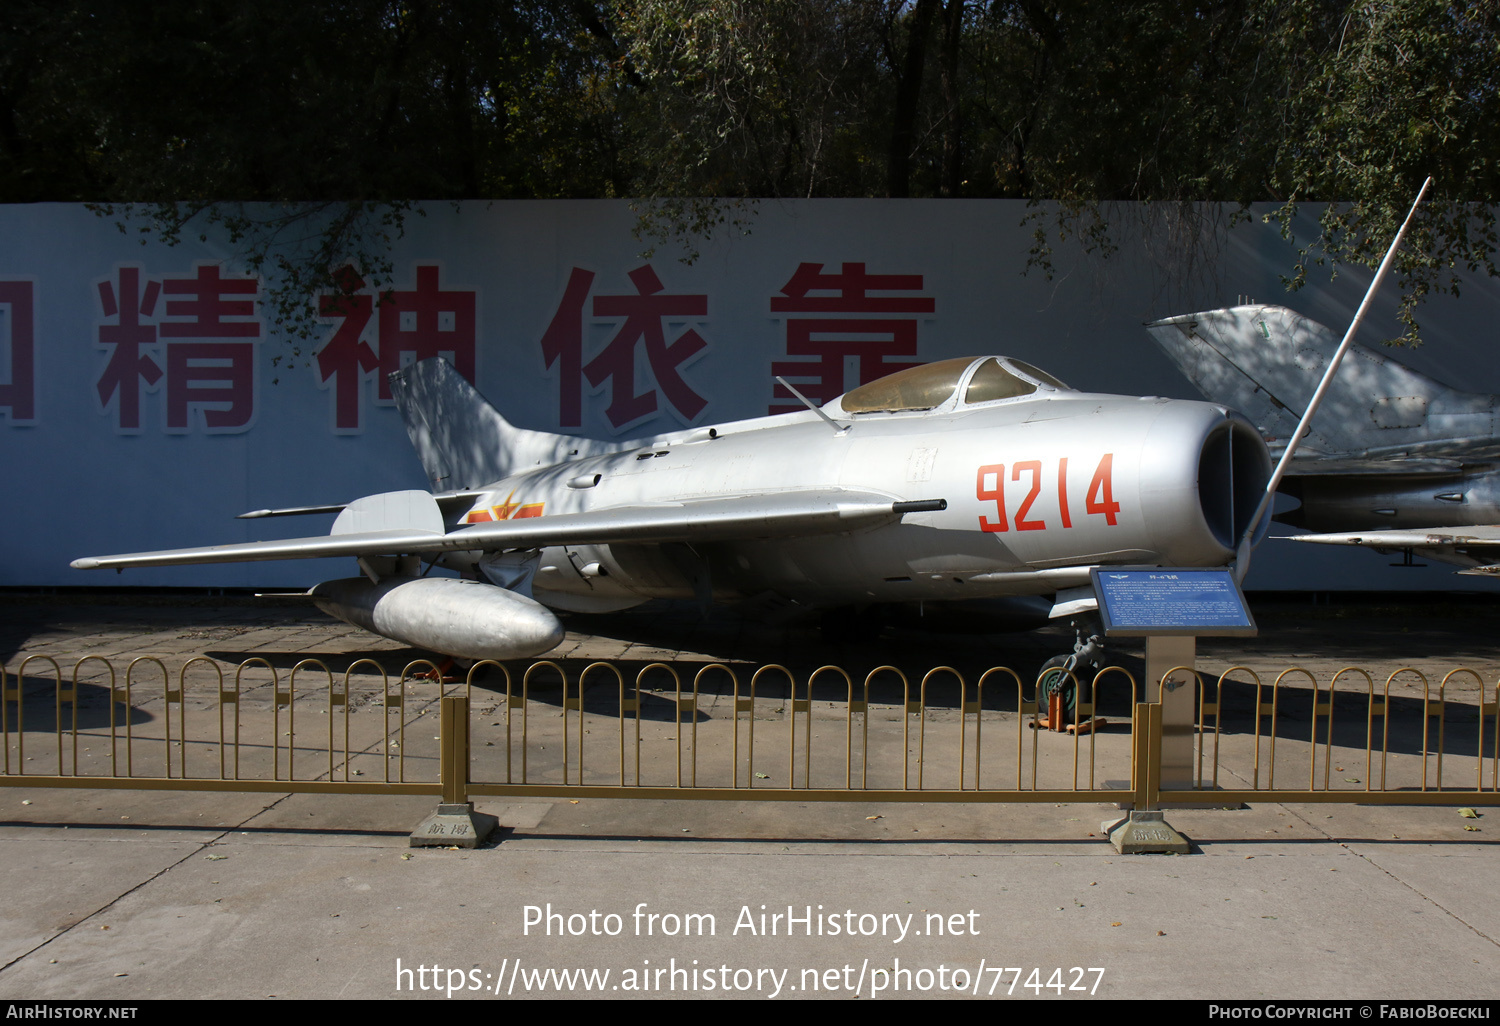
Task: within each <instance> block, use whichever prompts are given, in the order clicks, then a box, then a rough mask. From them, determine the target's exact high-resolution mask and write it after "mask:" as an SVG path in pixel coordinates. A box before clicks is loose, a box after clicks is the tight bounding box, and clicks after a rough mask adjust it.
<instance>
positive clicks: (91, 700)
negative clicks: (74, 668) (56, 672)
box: [5, 674, 160, 734]
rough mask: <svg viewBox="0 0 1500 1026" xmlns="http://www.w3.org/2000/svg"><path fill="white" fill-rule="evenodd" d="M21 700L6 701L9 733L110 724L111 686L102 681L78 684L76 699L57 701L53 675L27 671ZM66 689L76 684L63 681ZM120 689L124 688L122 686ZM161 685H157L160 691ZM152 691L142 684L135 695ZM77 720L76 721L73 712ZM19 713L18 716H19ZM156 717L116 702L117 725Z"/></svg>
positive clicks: (136, 697)
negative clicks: (37, 674) (35, 673)
mask: <svg viewBox="0 0 1500 1026" xmlns="http://www.w3.org/2000/svg"><path fill="white" fill-rule="evenodd" d="M20 686H21V696H22V701H21V702H20V703H19V705H18V703H17V702H15V701H14V700H11V701H7V702H6V703H5V726H6V728H7V729H8V730H9V731H10V732H16V731H17V730H25V731H26V733H28V734H35V733H48V734H50V733H53V732H55V731H56V730H57V729H58V728H59V726H61V729H62V730H63V731H65V732H66V731H70V730H73V729H75V727H76V729H78V730H108V729H109V726H110V701H109V687H108V686H107V685H102V684H84V683H80V684H79V685H78V693H77V699H76V701H68V700H66V699H64V700H63V701H61V702H59V701H58V686H57V681H56V680H54V679H53V678H51V677H42V676H33V675H30V674H28V675H27V676H26V677H24V678H23V679H22V680H21V682H20ZM63 686H64V688H65V689H67V690H72V687H73V685H72V684H71V683H70V682H67V681H64V684H63ZM120 690H123V688H121V689H120ZM159 692H160V685H159V684H158V687H157V688H156V692H155V693H158V694H159ZM152 693H153V692H152V690H151V689H150V688H148V687H142V688H140V689H139V690H137V691H135V694H134V695H133V696H132V697H133V699H134V700H135V701H137V702H139V701H141V700H143V699H147V698H149V696H150V695H151V694H152ZM75 711H76V713H77V720H76V722H75V720H74V713H75ZM18 713H19V716H18ZM154 719H156V717H155V716H153V715H152V714H151V713H149V712H147V711H145V710H144V709H141V708H139V707H138V706H135V705H131V706H130V707H129V708H128V710H127V707H126V706H125V704H124V703H123V702H118V703H116V707H115V710H114V725H115V727H116V728H119V729H123V728H124V727H125V725H126V723H129V724H130V725H131V726H136V725H139V724H142V723H150V722H152V721H153V720H154Z"/></svg>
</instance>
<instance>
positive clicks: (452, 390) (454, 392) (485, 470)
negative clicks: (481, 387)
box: [391, 359, 592, 492]
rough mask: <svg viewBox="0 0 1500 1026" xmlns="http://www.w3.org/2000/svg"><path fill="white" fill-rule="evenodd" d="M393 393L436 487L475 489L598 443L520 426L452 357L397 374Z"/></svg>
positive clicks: (451, 489) (449, 489)
mask: <svg viewBox="0 0 1500 1026" xmlns="http://www.w3.org/2000/svg"><path fill="white" fill-rule="evenodd" d="M391 394H392V395H394V396H395V398H396V406H397V408H398V409H400V411H401V416H402V418H403V419H404V420H405V421H406V433H407V434H408V435H409V436H410V437H411V442H412V445H413V446H415V448H416V450H417V457H418V458H419V459H420V460H421V461H422V467H423V469H424V470H426V471H427V479H428V481H429V482H430V483H431V485H432V490H433V491H435V492H461V491H471V490H473V489H476V488H481V487H483V486H484V485H487V484H490V483H492V482H495V481H498V480H500V479H501V478H503V477H507V476H509V475H511V474H514V473H515V472H517V471H519V470H524V469H526V468H527V467H532V466H537V465H550V464H553V463H561V462H562V461H564V460H566V459H567V458H568V457H569V456H570V455H574V454H580V449H581V448H591V447H592V446H591V443H590V442H589V441H588V440H587V439H581V438H573V437H571V436H569V435H555V434H551V433H549V432H546V431H528V430H526V429H525V428H518V427H516V426H515V425H514V424H511V423H510V422H509V421H507V420H506V419H505V418H504V417H502V416H501V415H500V411H499V410H497V409H495V407H494V406H492V405H490V403H489V400H487V399H485V397H484V396H482V395H480V394H479V391H478V390H477V389H475V388H474V386H473V385H471V384H469V383H468V382H467V381H465V380H464V378H463V376H462V375H460V374H459V373H458V371H456V370H454V369H453V366H452V365H451V364H450V363H448V362H447V361H446V360H440V359H431V360H423V361H422V362H421V363H418V364H414V365H413V366H411V367H407V368H406V369H405V370H400V371H397V372H396V373H394V374H392V375H391Z"/></svg>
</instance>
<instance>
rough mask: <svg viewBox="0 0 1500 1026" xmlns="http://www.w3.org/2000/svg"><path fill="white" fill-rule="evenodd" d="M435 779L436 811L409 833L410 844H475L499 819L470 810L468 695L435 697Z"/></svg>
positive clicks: (436, 846)
mask: <svg viewBox="0 0 1500 1026" xmlns="http://www.w3.org/2000/svg"><path fill="white" fill-rule="evenodd" d="M439 702H440V703H441V704H440V706H439V725H438V726H439V730H438V745H439V749H438V781H439V783H440V784H441V785H442V796H441V799H440V801H441V802H442V804H440V805H439V806H438V807H437V811H436V812H434V813H433V814H432V815H430V816H428V817H427V818H426V819H424V820H422V822H421V823H420V824H418V826H417V828H416V829H415V830H413V831H412V833H411V847H413V848H477V847H478V846H479V845H480V844H482V843H483V842H484V839H485V838H486V837H488V836H489V835H490V832H491V831H493V830H494V829H495V828H496V827H497V826H499V825H500V821H499V820H498V819H496V818H495V817H494V816H490V815H486V814H485V813H483V812H475V811H474V803H473V802H471V801H469V698H468V696H467V695H447V696H445V697H443V698H441V699H439Z"/></svg>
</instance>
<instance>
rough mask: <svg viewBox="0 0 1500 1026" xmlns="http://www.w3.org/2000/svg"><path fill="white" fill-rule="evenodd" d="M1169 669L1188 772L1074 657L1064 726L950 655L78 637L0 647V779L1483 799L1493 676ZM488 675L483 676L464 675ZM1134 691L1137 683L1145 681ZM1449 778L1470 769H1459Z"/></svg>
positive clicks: (80, 783)
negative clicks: (884, 657)
mask: <svg viewBox="0 0 1500 1026" xmlns="http://www.w3.org/2000/svg"><path fill="white" fill-rule="evenodd" d="M1184 670H1185V671H1186V672H1188V673H1191V674H1192V679H1193V681H1194V693H1195V701H1194V713H1193V715H1194V721H1193V722H1192V723H1191V724H1189V725H1188V727H1189V729H1191V730H1192V732H1193V741H1194V744H1195V752H1194V755H1195V766H1194V768H1193V771H1192V775H1191V779H1187V780H1181V779H1177V780H1174V779H1163V777H1162V773H1163V770H1162V766H1163V763H1162V758H1161V752H1162V739H1163V736H1164V732H1166V733H1170V732H1171V731H1172V730H1173V729H1174V726H1173V725H1172V724H1170V723H1166V724H1164V723H1163V722H1162V716H1163V707H1162V706H1161V705H1160V704H1156V703H1153V702H1149V701H1143V699H1147V698H1149V697H1151V695H1148V694H1143V693H1142V688H1141V686H1140V684H1139V683H1138V682H1137V681H1136V679H1135V678H1134V677H1133V676H1132V675H1131V674H1130V673H1129V672H1128V671H1126V670H1125V669H1122V668H1120V667H1109V668H1106V669H1104V670H1102V671H1100V672H1099V673H1097V674H1094V675H1092V676H1090V677H1088V678H1087V679H1083V680H1080V679H1079V678H1078V677H1076V676H1074V675H1072V674H1068V675H1066V676H1067V678H1068V680H1067V683H1068V684H1069V685H1070V686H1071V687H1072V688H1073V689H1075V690H1076V691H1077V692H1078V693H1079V700H1078V701H1077V702H1075V703H1074V708H1073V710H1072V713H1071V724H1052V726H1053V728H1054V729H1055V728H1057V727H1062V726H1072V727H1074V728H1078V727H1083V726H1086V725H1089V724H1093V723H1095V719H1096V717H1097V716H1099V714H1100V711H1101V710H1104V711H1108V712H1110V713H1111V714H1112V715H1111V717H1110V719H1109V720H1108V721H1107V722H1100V723H1098V724H1097V725H1096V727H1095V729H1093V730H1088V729H1073V730H1071V731H1069V732H1066V733H1065V732H1056V733H1054V732H1051V731H1048V730H1044V729H1041V728H1042V716H1043V715H1044V714H1045V712H1046V711H1047V710H1046V696H1045V694H1042V693H1041V691H1040V690H1039V687H1038V684H1037V682H1035V681H1030V680H1027V679H1026V678H1023V677H1022V675H1021V674H1019V673H1017V672H1016V671H1015V670H1013V669H1010V668H1007V667H995V668H992V669H988V670H986V671H984V672H983V673H981V674H978V675H977V677H974V678H973V679H971V678H970V677H968V676H966V675H965V674H964V673H962V672H960V671H959V670H957V669H955V668H953V667H951V666H940V667H936V668H933V669H931V670H928V671H927V672H925V673H924V674H923V675H922V676H920V678H918V677H917V676H916V675H915V674H908V673H907V671H905V670H903V669H901V668H899V667H895V666H890V665H883V666H878V667H875V668H874V669H871V670H869V671H868V672H866V673H864V674H863V676H859V675H856V674H852V673H851V672H850V671H849V670H847V669H845V668H843V667H838V666H819V667H817V668H815V669H813V670H811V671H800V672H799V671H794V670H793V669H791V668H788V667H786V666H783V665H779V664H776V665H768V666H761V667H758V668H754V669H753V670H752V669H750V668H747V667H744V666H735V665H729V664H726V663H711V664H708V665H693V666H690V667H687V666H683V665H681V664H679V665H671V664H667V663H657V662H653V663H650V664H648V665H645V666H640V667H638V668H635V667H631V668H627V667H623V666H621V665H618V664H615V663H608V662H594V663H589V664H587V665H584V666H581V667H579V666H570V665H567V664H565V663H564V662H559V661H554V660H544V661H540V662H536V663H532V664H530V665H529V666H526V667H525V668H524V669H521V668H519V667H518V668H516V669H515V670H512V669H511V668H509V667H506V666H504V665H502V664H499V663H494V662H484V663H480V664H478V665H476V666H475V667H474V668H473V669H472V670H471V671H470V672H469V675H468V677H467V678H466V679H465V680H463V681H459V682H453V681H446V680H443V679H441V678H440V677H439V674H438V670H437V667H435V666H434V665H433V664H432V663H430V662H428V661H425V660H418V661H414V662H412V663H409V664H407V665H406V666H405V667H404V668H403V669H402V670H401V671H400V673H399V674H391V673H389V672H388V671H387V670H386V669H385V668H384V667H383V666H381V665H380V664H379V663H377V662H376V661H375V660H372V659H360V660H357V661H356V662H354V663H352V664H351V665H349V666H347V667H346V668H344V669H343V670H342V672H336V671H334V670H333V669H331V668H330V667H329V666H328V665H327V664H326V663H324V662H322V661H319V660H316V659H303V660H301V661H299V662H297V663H295V664H294V665H293V666H291V667H290V668H289V669H287V668H278V667H277V666H275V665H273V663H271V662H270V661H268V660H267V659H264V658H252V659H248V660H246V661H245V662H243V663H241V664H239V665H238V666H235V667H226V666H224V665H221V664H219V663H216V662H214V661H213V660H211V659H208V658H206V657H201V656H200V657H196V658H192V659H189V660H187V661H186V662H185V663H183V664H182V665H181V666H180V667H177V668H176V670H175V672H174V671H173V670H170V669H169V668H168V667H167V665H166V664H165V663H164V662H163V661H162V660H160V659H158V658H155V657H141V658H137V659H134V660H131V661H130V662H129V663H128V664H127V665H125V666H124V668H123V670H122V669H119V668H117V667H116V666H115V665H114V664H113V663H111V662H110V661H109V660H107V659H104V658H102V657H99V656H86V657H84V658H82V659H80V660H78V661H77V662H76V663H75V664H74V665H73V667H72V669H71V672H65V671H64V670H63V668H62V667H61V666H60V665H59V664H58V662H57V661H56V660H55V659H52V658H51V657H48V656H40V655H34V656H30V657H28V658H27V659H25V660H24V661H23V662H22V663H21V664H20V666H19V667H17V668H16V670H15V671H14V672H13V673H12V672H10V671H8V670H6V669H5V668H3V667H0V698H3V701H0V749H3V773H0V786H30V787H128V788H155V789H181V790H225V791H228V790H239V791H263V792H290V791H307V792H335V793H337V792H343V793H356V794H425V795H433V796H437V797H440V798H441V799H442V801H443V802H444V803H448V804H454V803H460V802H463V801H466V800H469V799H470V798H474V797H481V796H545V797H561V796H571V797H584V796H588V797H634V798H706V799H728V800H736V801H747V800H748V801H777V800H783V801H784V800H795V801H881V802H887V801H896V802H903V801H922V802H1078V801H1105V802H1121V803H1131V804H1132V805H1133V806H1134V807H1135V808H1137V809H1153V808H1158V807H1159V806H1160V805H1161V804H1162V803H1168V804H1170V803H1174V802H1193V803H1202V802H1204V801H1205V800H1208V799H1211V800H1212V801H1214V802H1216V803H1217V802H1224V803H1232V802H1248V801H1263V800H1267V799H1271V800H1276V801H1294V802H1350V803H1355V802H1357V803H1368V804H1381V803H1383V804H1454V805H1496V804H1500V730H1497V729H1496V720H1497V715H1496V710H1497V704H1500V690H1497V687H1500V686H1497V685H1492V684H1488V683H1486V682H1485V681H1484V680H1483V678H1482V677H1481V676H1480V675H1479V674H1478V673H1476V672H1474V671H1472V670H1469V669H1465V668H1460V669H1456V670H1453V671H1451V672H1449V673H1447V674H1446V675H1445V676H1443V677H1442V678H1441V679H1440V680H1439V682H1438V683H1437V684H1435V685H1434V684H1433V683H1432V679H1431V678H1429V677H1428V676H1427V675H1425V674H1423V673H1422V672H1420V671H1418V670H1416V669H1414V668H1411V667H1403V668H1401V669H1398V670H1396V671H1394V672H1392V673H1389V674H1388V675H1385V676H1384V683H1383V684H1378V683H1377V681H1378V680H1379V679H1380V677H1379V676H1378V675H1376V674H1372V673H1371V672H1370V671H1369V670H1366V669H1364V668H1361V667H1347V668H1345V669H1343V670H1340V671H1339V672H1338V673H1336V674H1334V675H1333V676H1332V677H1331V678H1330V679H1328V680H1326V681H1320V680H1319V679H1318V678H1317V677H1316V675H1314V674H1313V673H1311V672H1309V671H1307V670H1305V669H1303V668H1300V667H1293V668H1290V669H1287V670H1284V671H1282V672H1280V673H1279V674H1277V675H1275V676H1274V677H1273V676H1271V675H1269V674H1266V675H1262V674H1260V673H1258V672H1257V671H1255V670H1253V669H1251V668H1249V667H1244V666H1236V667H1231V668H1230V669H1228V670H1226V671H1224V672H1222V673H1220V674H1217V675H1205V674H1203V673H1199V672H1196V671H1193V670H1191V668H1180V667H1179V668H1175V669H1174V670H1173V671H1171V672H1169V673H1168V674H1167V676H1168V677H1171V676H1172V674H1174V673H1178V672H1179V671H1184ZM481 674H487V675H488V677H487V679H486V680H485V681H484V682H480V675H481ZM1149 690H1150V691H1151V692H1154V691H1155V690H1156V689H1155V688H1151V689H1149ZM1471 782H1472V786H1470V783H1471Z"/></svg>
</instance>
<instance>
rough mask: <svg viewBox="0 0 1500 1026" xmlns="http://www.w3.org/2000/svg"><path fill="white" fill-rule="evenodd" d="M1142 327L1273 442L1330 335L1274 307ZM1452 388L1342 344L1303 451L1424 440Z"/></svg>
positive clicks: (1330, 347) (1326, 350)
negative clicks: (1345, 354)
mask: <svg viewBox="0 0 1500 1026" xmlns="http://www.w3.org/2000/svg"><path fill="white" fill-rule="evenodd" d="M1146 330H1147V331H1149V332H1150V333H1151V337H1152V338H1153V339H1154V340H1155V341H1156V343H1157V345H1159V346H1161V348H1162V349H1163V350H1164V351H1165V352H1166V354H1167V355H1168V356H1169V357H1171V359H1172V362H1174V363H1175V364H1177V367H1178V369H1179V370H1181V371H1182V373H1183V374H1184V375H1186V376H1187V378H1188V380H1189V381H1191V382H1192V383H1193V384H1194V385H1195V386H1197V388H1198V390H1199V391H1200V392H1202V393H1203V394H1204V395H1205V396H1207V397H1208V399H1209V400H1210V401H1212V402H1216V403H1224V404H1225V405H1227V406H1232V407H1234V408H1235V409H1237V410H1239V411H1240V412H1241V413H1243V414H1245V415H1246V416H1247V417H1249V418H1250V419H1251V420H1252V421H1254V422H1255V425H1256V426H1257V427H1259V428H1260V430H1261V433H1262V434H1264V435H1266V436H1267V438H1268V440H1269V441H1270V442H1271V444H1272V448H1273V449H1280V448H1282V447H1283V446H1284V445H1285V443H1286V442H1287V441H1288V440H1289V439H1290V438H1291V436H1292V433H1293V432H1294V431H1295V430H1296V428H1297V421H1298V419H1299V417H1300V415H1301V414H1300V411H1302V410H1304V409H1306V408H1307V404H1308V401H1309V400H1310V399H1311V398H1312V395H1313V392H1314V390H1315V389H1316V388H1317V386H1318V381H1319V378H1320V377H1321V376H1322V374H1323V371H1324V369H1325V368H1326V367H1327V366H1328V362H1329V361H1330V360H1331V359H1332V358H1333V355H1334V353H1335V352H1336V351H1337V349H1338V346H1339V339H1338V336H1337V335H1335V334H1334V333H1333V332H1332V331H1330V330H1329V329H1328V328H1326V327H1324V326H1323V325H1321V324H1319V323H1318V322H1316V321H1313V320H1310V319H1308V318H1306V317H1303V316H1302V315H1301V314H1299V313H1296V312H1294V311H1292V310H1288V309H1286V308H1285V307H1280V306H1236V307H1231V308H1228V309H1224V310H1209V311H1206V312H1203V313H1195V314H1187V315H1185V316H1181V317H1171V318H1168V319H1166V320H1163V321H1157V322H1155V323H1154V324H1148V325H1147V326H1146ZM1462 395H1463V394H1462V393H1454V392H1453V390H1452V389H1450V388H1449V387H1448V386H1446V385H1443V384H1441V383H1439V382H1437V381H1434V380H1432V379H1431V378H1429V377H1427V376H1426V375H1424V374H1420V373H1418V372H1417V371H1414V370H1412V369H1411V368H1410V367H1407V366H1405V365H1404V364H1402V363H1399V362H1397V361H1396V360H1392V359H1390V358H1388V357H1385V356H1382V355H1381V354H1380V353H1377V352H1375V351H1374V350H1371V349H1368V348H1366V347H1364V346H1361V345H1357V344H1356V345H1353V346H1351V347H1350V352H1349V359H1348V360H1347V361H1345V363H1344V366H1343V367H1342V368H1341V369H1340V371H1339V373H1338V375H1337V377H1335V378H1334V380H1333V382H1332V383H1331V385H1330V387H1329V391H1328V394H1327V396H1326V398H1325V402H1324V404H1323V407H1322V409H1321V410H1320V411H1319V413H1318V415H1317V416H1316V417H1315V418H1314V419H1313V422H1312V424H1311V426H1310V431H1309V434H1308V439H1307V441H1308V443H1309V445H1310V446H1311V447H1312V449H1315V450H1318V451H1321V452H1323V453H1356V452H1360V451H1362V450H1366V449H1370V448H1375V447H1380V446H1390V445H1400V444H1410V443H1412V442H1416V441H1421V440H1426V439H1427V438H1429V437H1430V435H1431V433H1432V432H1431V431H1430V427H1429V423H1428V414H1429V412H1436V411H1434V410H1433V407H1435V406H1442V407H1446V406H1448V405H1450V404H1453V403H1454V402H1455V401H1459V400H1460V399H1461V397H1462Z"/></svg>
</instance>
